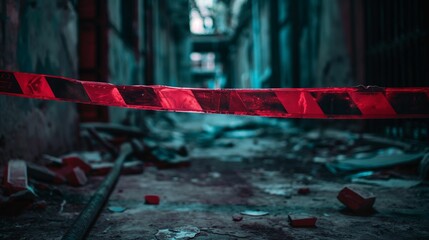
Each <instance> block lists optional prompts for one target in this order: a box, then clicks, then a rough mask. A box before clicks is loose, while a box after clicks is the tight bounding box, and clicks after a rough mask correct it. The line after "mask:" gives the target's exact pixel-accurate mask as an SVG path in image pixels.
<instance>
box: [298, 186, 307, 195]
mask: <svg viewBox="0 0 429 240" xmlns="http://www.w3.org/2000/svg"><path fill="white" fill-rule="evenodd" d="M309 193H310V188H307V187H305V188H299V189H298V194H300V195H307V194H309Z"/></svg>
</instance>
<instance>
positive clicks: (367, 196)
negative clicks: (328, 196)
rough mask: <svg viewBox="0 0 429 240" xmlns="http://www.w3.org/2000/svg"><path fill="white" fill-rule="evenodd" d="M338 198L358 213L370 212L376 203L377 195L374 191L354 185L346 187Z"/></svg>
mask: <svg viewBox="0 0 429 240" xmlns="http://www.w3.org/2000/svg"><path fill="white" fill-rule="evenodd" d="M337 198H338V200H339V201H340V202H341V203H343V204H344V205H345V206H346V207H347V208H348V209H350V210H352V211H353V212H355V213H358V214H365V213H370V212H371V211H372V210H373V205H374V203H375V196H374V195H373V194H372V193H369V192H366V191H363V190H359V189H357V188H354V187H344V188H343V189H342V190H341V191H340V192H339V193H338V196H337Z"/></svg>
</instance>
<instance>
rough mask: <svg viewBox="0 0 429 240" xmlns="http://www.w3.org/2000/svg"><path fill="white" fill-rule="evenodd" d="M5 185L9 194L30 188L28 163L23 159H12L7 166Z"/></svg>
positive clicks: (4, 177) (4, 178)
mask: <svg viewBox="0 0 429 240" xmlns="http://www.w3.org/2000/svg"><path fill="white" fill-rule="evenodd" d="M3 187H4V189H5V191H6V193H8V194H12V193H16V192H19V191H23V190H26V189H27V188H28V176H27V164H26V163H25V161H23V160H10V161H9V162H8V164H7V166H6V168H5V174H4V176H3Z"/></svg>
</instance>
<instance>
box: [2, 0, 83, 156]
mask: <svg viewBox="0 0 429 240" xmlns="http://www.w3.org/2000/svg"><path fill="white" fill-rule="evenodd" d="M0 11H1V13H0V15H1V16H2V17H1V18H0V21H1V24H0V39H1V40H0V41H1V42H0V52H1V54H0V69H4V70H13V71H17V70H20V71H25V72H35V73H45V74H54V75H62V76H68V77H77V76H76V75H77V57H76V44H77V31H76V19H77V18H76V14H75V11H74V7H73V1H66V0H61V1H42V0H34V1H16V0H4V1H1V4H0ZM77 124H78V122H77V113H76V107H75V104H72V103H58V102H48V101H39V100H31V99H22V98H17V97H7V96H0V164H4V163H5V161H7V160H8V159H10V158H23V159H25V160H30V161H32V160H35V159H36V158H37V157H38V156H40V155H41V154H44V153H50V154H59V153H62V152H64V151H66V150H68V149H70V148H71V147H72V146H73V145H74V144H75V143H76V139H77V133H78V131H77V127H78V125H77Z"/></svg>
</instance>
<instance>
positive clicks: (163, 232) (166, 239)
mask: <svg viewBox="0 0 429 240" xmlns="http://www.w3.org/2000/svg"><path fill="white" fill-rule="evenodd" d="M199 233H200V229H199V228H197V227H194V226H190V225H189V226H184V227H177V228H173V229H171V230H170V229H160V230H158V232H157V233H156V234H155V237H156V239H157V240H176V239H177V240H185V239H192V238H194V237H195V236H197V234H199Z"/></svg>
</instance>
